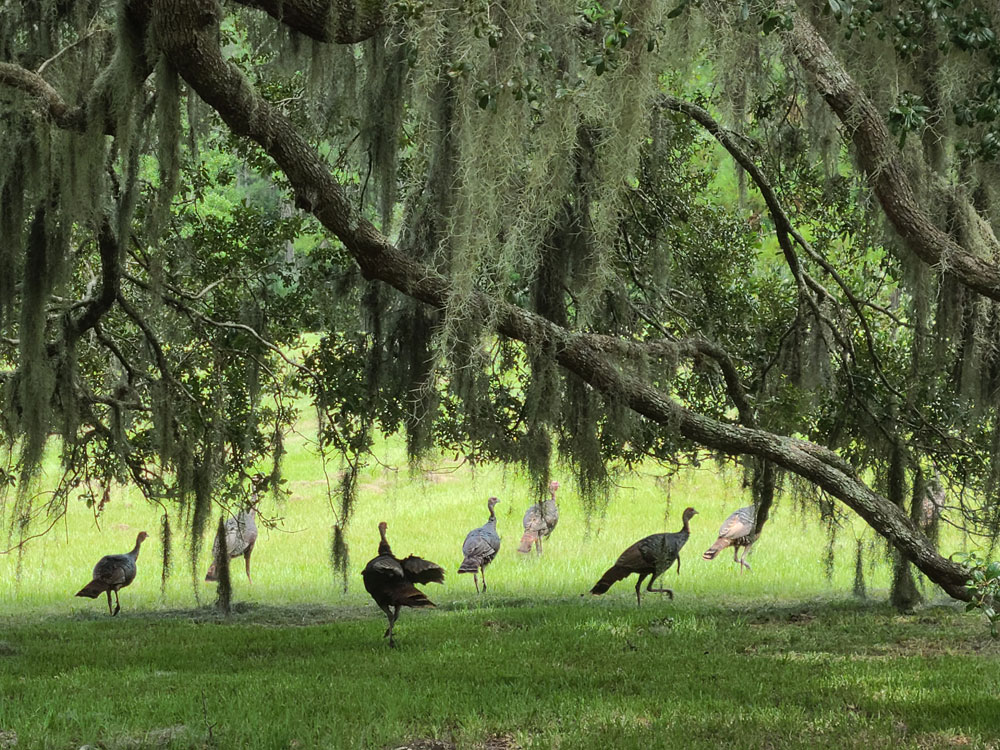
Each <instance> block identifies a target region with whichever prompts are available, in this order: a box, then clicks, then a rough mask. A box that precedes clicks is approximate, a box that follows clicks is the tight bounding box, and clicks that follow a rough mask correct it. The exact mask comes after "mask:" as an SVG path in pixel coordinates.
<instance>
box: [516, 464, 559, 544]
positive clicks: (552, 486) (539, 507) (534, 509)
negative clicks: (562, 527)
mask: <svg viewBox="0 0 1000 750" xmlns="http://www.w3.org/2000/svg"><path fill="white" fill-rule="evenodd" d="M558 489H559V482H557V481H555V480H553V481H551V482H549V493H550V497H549V499H548V500H546V501H545V502H544V503H535V504H534V505H532V506H531V507H530V508H528V510H526V511H525V512H524V522H523V523H524V536H522V537H521V546H520V547H518V548H517V551H518V552H523V553H525V554H527V553H528V552H531V545H532V544H534V545H535V551H536V552H538V554H539V555H540V554H542V539H544V538H545V537H547V536H548V535H549V534H551V533H552V529H554V528H555V527H556V524H557V523H559V508H558V507H557V506H556V490H558Z"/></svg>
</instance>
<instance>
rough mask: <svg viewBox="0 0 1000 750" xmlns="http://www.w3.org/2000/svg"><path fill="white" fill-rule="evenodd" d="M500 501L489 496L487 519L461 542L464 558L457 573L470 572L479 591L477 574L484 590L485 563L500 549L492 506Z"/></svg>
mask: <svg viewBox="0 0 1000 750" xmlns="http://www.w3.org/2000/svg"><path fill="white" fill-rule="evenodd" d="M498 502H500V501H499V500H497V499H496V498H495V497H491V498H490V499H489V501H488V502H487V504H486V505H487V508H489V511H490V518H489V520H488V521H487V522H486V523H484V524H483V525H482V526H480V527H478V528H475V529H473V530H472V531H470V532H469V533H468V534H466V536H465V541H464V542H463V543H462V554H463V555H464V559H463V560H462V564H461V565H459V566H458V572H459V573H472V580H473V583H475V584H476V591H479V581H478V577H477V576H482V578H483V591H486V574H485V573H484V572H483V571H484V569H485V568H486V566H487V565H489V564H490V562H492V561H493V558H494V557H496V556H497V553H498V552H499V551H500V535H499V534H498V533H497V517H496V513H495V512H494V510H493V508H494V506H496V504H497V503H498Z"/></svg>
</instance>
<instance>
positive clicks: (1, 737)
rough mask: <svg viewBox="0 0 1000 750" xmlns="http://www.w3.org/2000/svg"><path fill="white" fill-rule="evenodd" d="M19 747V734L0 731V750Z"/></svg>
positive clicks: (4, 730)
mask: <svg viewBox="0 0 1000 750" xmlns="http://www.w3.org/2000/svg"><path fill="white" fill-rule="evenodd" d="M15 745H17V732H12V731H10V730H9V729H0V750H10V749H11V748H12V747H14V746H15Z"/></svg>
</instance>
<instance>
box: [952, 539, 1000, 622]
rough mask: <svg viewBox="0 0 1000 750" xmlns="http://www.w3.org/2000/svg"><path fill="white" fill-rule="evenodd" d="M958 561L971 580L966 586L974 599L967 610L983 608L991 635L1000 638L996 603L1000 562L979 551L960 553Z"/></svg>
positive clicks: (999, 581) (999, 588)
mask: <svg viewBox="0 0 1000 750" xmlns="http://www.w3.org/2000/svg"><path fill="white" fill-rule="evenodd" d="M955 557H956V559H957V561H958V562H959V563H961V565H962V566H963V567H964V568H965V569H966V570H967V571H968V572H969V580H968V581H966V583H965V588H966V589H967V590H968V592H969V593H970V594H971V595H972V600H971V601H970V602H969V603H968V604H967V605H966V607H965V611H966V612H971V611H972V610H974V609H981V610H982V611H983V614H984V615H986V619H987V620H989V621H990V635H991V636H993V637H994V638H1000V612H997V610H996V607H995V604H996V600H997V597H998V595H1000V562H998V561H996V560H994V561H988V560H986V559H984V558H982V557H980V556H979V554H978V553H977V552H969V553H968V554H959V555H956V556H955Z"/></svg>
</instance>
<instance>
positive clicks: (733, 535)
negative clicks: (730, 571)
mask: <svg viewBox="0 0 1000 750" xmlns="http://www.w3.org/2000/svg"><path fill="white" fill-rule="evenodd" d="M756 519H757V511H756V509H755V508H754V506H752V505H748V506H746V507H745V508H740V509H739V510H737V511H735V512H733V514H732V515H730V516H729V518H727V519H726V520H725V521H723V522H722V526H721V527H720V528H719V538H718V539H716V540H715V543H714V544H712V546H711V547H709V548H708V549H707V550H705V553H704V554H703V555H702V557H704V558H705V559H706V560H712V559H714V558H715V556H716V555H717V554H719V553H720V552H722V550H724V549H725V548H726V547H728V546H729V545H732V546H733V562H737V563H739V564H740V565H741V566H742V567H740V572H741V573H742V572H743V568H746V569H747V570H750V563H748V562H747V559H746V558H747V553H749V552H750V547H751V546H752V545H753V543H754V542H756V541H757V539H758V538H760V532H758V531H757V524H756ZM741 547H742V548H743V556H742V557H740V555H739V552H740V548H741Z"/></svg>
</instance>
